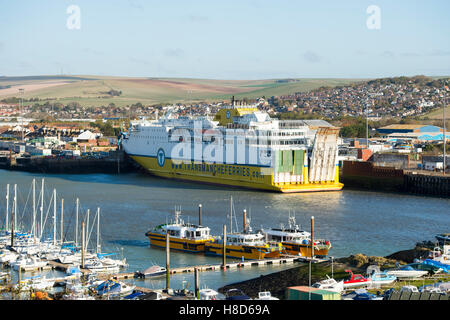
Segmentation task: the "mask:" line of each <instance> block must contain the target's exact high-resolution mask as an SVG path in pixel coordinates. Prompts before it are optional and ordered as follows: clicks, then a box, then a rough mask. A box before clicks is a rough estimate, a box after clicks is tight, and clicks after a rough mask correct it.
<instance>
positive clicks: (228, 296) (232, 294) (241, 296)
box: [225, 289, 252, 300]
mask: <svg viewBox="0 0 450 320" xmlns="http://www.w3.org/2000/svg"><path fill="white" fill-rule="evenodd" d="M225 300H252V299H251V298H250V297H249V296H248V295H246V294H245V293H244V292H242V290H239V289H230V290H228V291H227V292H226V293H225Z"/></svg>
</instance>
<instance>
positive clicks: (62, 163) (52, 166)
mask: <svg viewBox="0 0 450 320" xmlns="http://www.w3.org/2000/svg"><path fill="white" fill-rule="evenodd" d="M0 169H7V170H15V171H27V172H37V173H56V174H86V173H127V172H133V171H136V168H135V166H134V165H133V163H132V162H131V160H130V159H129V158H128V157H127V156H126V155H125V154H124V153H121V154H118V155H117V156H113V157H109V158H103V159H89V158H88V159H83V158H73V159H65V158H59V159H58V158H45V157H31V158H19V157H13V158H10V157H2V158H0Z"/></svg>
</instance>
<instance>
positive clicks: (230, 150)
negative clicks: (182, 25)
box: [121, 102, 343, 192]
mask: <svg viewBox="0 0 450 320" xmlns="http://www.w3.org/2000/svg"><path fill="white" fill-rule="evenodd" d="M323 123H325V125H323ZM338 130H339V129H338V128H335V127H332V126H330V125H329V124H327V123H326V122H322V121H321V120H316V121H315V122H314V120H310V121H309V122H308V121H307V120H305V121H303V120H279V119H274V118H271V117H270V116H269V115H268V114H267V113H266V112H262V111H259V110H258V109H257V107H256V106H243V105H236V103H235V102H233V103H232V105H230V106H224V107H223V108H222V109H220V110H219V111H218V112H217V114H216V115H215V117H214V118H212V117H208V116H207V117H198V118H188V117H181V116H180V117H178V116H175V115H173V114H171V113H170V112H169V113H166V115H165V116H164V117H162V118H161V119H157V120H145V119H143V120H138V121H134V122H132V123H131V126H130V129H129V132H127V133H124V134H123V135H122V139H121V145H122V147H123V149H124V151H125V152H126V153H127V154H128V155H129V156H130V157H131V158H132V159H134V160H135V161H136V162H137V163H138V164H140V165H141V166H142V167H144V168H145V169H146V170H148V171H149V172H150V173H152V174H154V175H157V176H161V177H166V178H177V179H183V180H189V181H198V182H204V183H213V184H222V185H230V186H239V187H245V188H253V189H263V190H270V191H278V192H310V191H336V190H341V189H342V187H343V184H342V183H340V182H339V167H338V160H337V153H338V145H337V139H338Z"/></svg>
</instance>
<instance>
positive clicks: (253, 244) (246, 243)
mask: <svg viewBox="0 0 450 320" xmlns="http://www.w3.org/2000/svg"><path fill="white" fill-rule="evenodd" d="M224 240H225V247H226V256H227V257H230V258H238V259H258V260H260V259H265V258H277V257H279V256H280V254H281V251H282V247H281V243H278V244H274V243H269V242H267V241H266V240H265V237H264V235H263V234H262V233H260V232H256V233H255V232H252V229H251V227H250V224H249V223H248V220H247V217H246V210H244V227H243V232H233V233H229V234H228V233H227V234H226V237H224V235H222V236H221V237H220V238H219V239H217V240H215V241H211V242H206V243H205V255H216V256H223V248H224Z"/></svg>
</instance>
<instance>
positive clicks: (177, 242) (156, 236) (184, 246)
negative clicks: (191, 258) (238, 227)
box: [145, 210, 214, 253]
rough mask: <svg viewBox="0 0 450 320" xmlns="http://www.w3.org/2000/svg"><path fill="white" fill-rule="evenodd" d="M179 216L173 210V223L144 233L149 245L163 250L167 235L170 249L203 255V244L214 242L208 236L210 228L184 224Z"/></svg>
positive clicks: (178, 213)
mask: <svg viewBox="0 0 450 320" xmlns="http://www.w3.org/2000/svg"><path fill="white" fill-rule="evenodd" d="M180 214H181V211H180V210H175V221H173V222H172V223H168V224H162V225H159V226H157V227H155V228H154V229H153V230H150V231H148V232H146V233H145V235H146V236H147V237H148V239H149V240H150V245H152V246H157V247H163V248H165V247H166V235H167V234H169V246H170V249H174V250H181V251H185V252H190V253H203V252H204V250H205V243H206V242H208V241H211V242H212V241H214V238H213V237H211V236H210V228H208V227H203V226H200V225H194V224H190V223H185V222H184V221H183V220H182V219H180Z"/></svg>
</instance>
